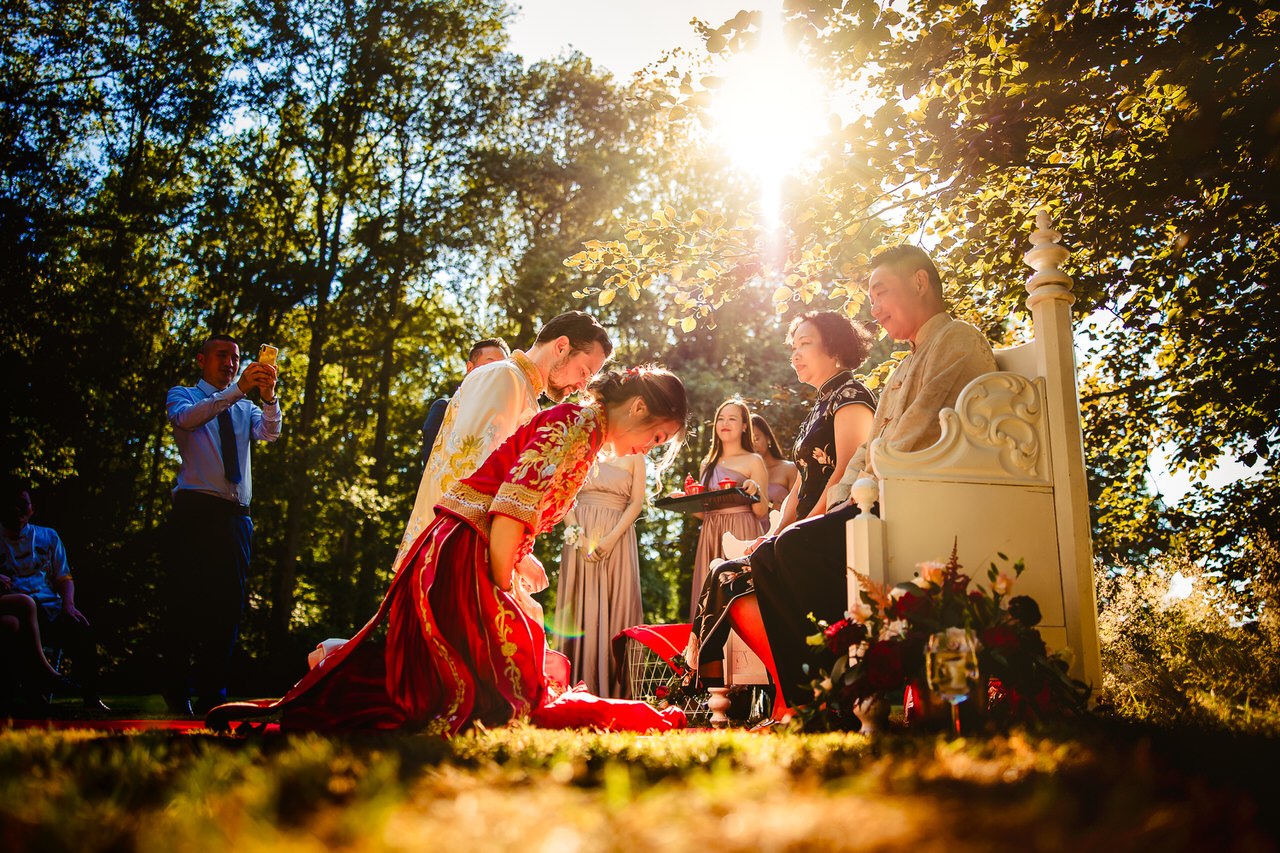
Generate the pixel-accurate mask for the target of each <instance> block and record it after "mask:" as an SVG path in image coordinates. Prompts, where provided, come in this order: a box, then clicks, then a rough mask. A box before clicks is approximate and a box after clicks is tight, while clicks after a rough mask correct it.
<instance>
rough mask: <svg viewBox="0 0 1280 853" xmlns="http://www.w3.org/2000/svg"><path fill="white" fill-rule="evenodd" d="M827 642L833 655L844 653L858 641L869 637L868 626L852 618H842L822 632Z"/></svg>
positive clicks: (828, 648) (828, 649)
mask: <svg viewBox="0 0 1280 853" xmlns="http://www.w3.org/2000/svg"><path fill="white" fill-rule="evenodd" d="M822 636H823V638H824V639H825V641H826V644H827V651H829V652H831V654H833V655H839V654H843V653H845V652H847V651H849V648H850V647H851V646H853V645H855V644H857V643H861V642H862V641H863V640H865V639H866V638H867V627H866V626H865V625H863V624H862V623H861V622H855V621H854V620H852V619H841V620H840V621H839V622H837V623H835V624H834V625H831V626H830V627H828V628H827V629H826V630H824V631H823V632H822Z"/></svg>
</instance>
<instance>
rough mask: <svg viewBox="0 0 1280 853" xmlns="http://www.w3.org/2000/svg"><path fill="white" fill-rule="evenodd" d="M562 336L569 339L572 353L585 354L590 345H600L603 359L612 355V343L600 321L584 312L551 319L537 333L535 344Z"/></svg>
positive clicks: (569, 312) (565, 314) (568, 313)
mask: <svg viewBox="0 0 1280 853" xmlns="http://www.w3.org/2000/svg"><path fill="white" fill-rule="evenodd" d="M561 335H564V336H565V337H566V338H568V339H569V349H571V350H572V351H573V352H585V351H586V350H589V349H591V346H592V344H600V346H601V348H602V349H603V350H604V357H605V358H608V357H609V356H611V355H613V341H611V340H609V333H608V332H607V331H605V328H604V326H602V325H600V321H599V320H597V319H596V318H595V317H592V316H591V315H590V314H588V313H587V312H585V311H566V312H565V313H563V314H561V315H560V316H558V317H552V318H551V319H550V320H549V321H547V325H545V326H543V327H542V331H540V332H538V337H537V338H536V339H535V340H534V343H535V344H545V343H548V342H550V341H554V340H555V339H556V338H558V337H560V336H561Z"/></svg>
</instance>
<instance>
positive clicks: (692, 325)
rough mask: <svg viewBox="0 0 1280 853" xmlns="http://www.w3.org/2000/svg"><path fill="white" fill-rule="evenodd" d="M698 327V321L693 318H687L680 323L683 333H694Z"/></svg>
mask: <svg viewBox="0 0 1280 853" xmlns="http://www.w3.org/2000/svg"><path fill="white" fill-rule="evenodd" d="M697 327H698V321H697V320H695V319H693V318H692V317H685V318H684V319H683V320H681V321H680V330H681V331H683V332H692V331H693V330H694V329H696V328H697Z"/></svg>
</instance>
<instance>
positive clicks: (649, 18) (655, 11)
mask: <svg viewBox="0 0 1280 853" xmlns="http://www.w3.org/2000/svg"><path fill="white" fill-rule="evenodd" d="M512 5H515V6H518V7H519V8H520V11H518V12H517V13H516V17H515V19H514V20H513V22H512V24H511V26H510V27H509V30H508V31H509V32H510V33H511V50H512V51H513V52H515V53H518V54H520V55H521V56H523V57H524V58H525V61H526V62H528V61H536V60H539V59H552V58H554V57H556V56H559V55H560V54H561V53H562V52H568V50H570V49H576V50H579V51H581V52H582V53H584V54H586V55H587V56H589V57H591V60H592V61H593V62H595V63H597V64H599V65H603V66H604V67H606V68H608V69H609V70H610V71H612V72H613V73H614V74H615V75H616V76H618V77H623V78H625V77H630V76H631V74H632V73H633V72H635V71H637V70H639V69H640V68H643V67H644V66H645V65H647V64H649V63H650V62H653V61H654V60H656V59H657V58H658V57H660V56H661V55H662V53H663V52H664V51H666V50H668V49H670V48H674V47H694V46H696V45H698V44H699V41H698V37H697V35H696V34H695V33H694V30H693V27H691V26H689V20H690V19H691V18H701V19H702V20H704V21H706V22H708V23H710V24H711V25H712V26H719V25H720V24H722V23H724V22H725V21H727V20H729V19H730V18H732V17H733V16H734V15H736V14H737V13H738V10H740V9H742V8H744V6H745V7H750V8H759V7H760V5H761V4H760V2H759V0H756V2H754V3H753V2H751V0H641V2H639V3H634V2H626V3H624V2H622V0H512Z"/></svg>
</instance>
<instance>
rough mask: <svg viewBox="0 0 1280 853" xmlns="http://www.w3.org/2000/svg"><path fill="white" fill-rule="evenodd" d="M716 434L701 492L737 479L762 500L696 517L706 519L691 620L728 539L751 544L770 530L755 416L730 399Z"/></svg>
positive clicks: (695, 568) (718, 416) (766, 480)
mask: <svg viewBox="0 0 1280 853" xmlns="http://www.w3.org/2000/svg"><path fill="white" fill-rule="evenodd" d="M712 426H713V429H714V434H713V437H712V439H711V447H710V449H709V450H707V456H706V458H705V459H703V460H702V468H701V472H700V473H701V480H702V488H703V489H704V490H706V491H708V492H709V491H711V490H713V489H718V488H720V486H719V483H720V481H721V480H732V481H733V484H734V485H735V486H738V487H741V488H742V490H743V491H744V492H746V493H747V494H749V495H759V496H760V500H758V501H756V502H755V503H753V504H743V505H741V506H733V507H727V508H725V509H713V510H710V511H708V512H705V513H703V512H698V513H694V515H696V516H697V517H698V518H700V519H702V530H701V531H700V532H699V534H698V551H697V556H696V558H695V559H694V561H693V595H692V596H691V597H690V599H689V603H690V614H689V618H690V619H692V618H693V615H694V613H696V612H697V607H698V598H699V597H700V596H701V594H702V584H703V581H705V580H706V578H707V572H708V571H710V568H711V561H712V560H715V559H723V558H724V551H723V549H722V545H721V543H722V542H723V537H724V534H726V533H732V534H733V535H734V536H735V537H737V538H738V539H745V540H747V541H748V542H750V541H751V540H753V539H755V538H756V537H758V536H759V535H760V533H761V532H763V531H764V530H767V529H768V526H769V501H768V500H767V498H766V495H767V494H768V491H769V470H768V469H767V468H766V467H765V464H764V458H763V457H761V456H760V454H758V453H755V452H754V451H753V450H752V448H753V447H754V446H755V438H754V436H753V435H752V432H751V411H750V410H749V409H748V408H747V404H746V403H744V402H742V401H741V400H725V401H724V402H723V403H721V404H720V408H718V409H716V416H715V421H714V423H713V425H712Z"/></svg>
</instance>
